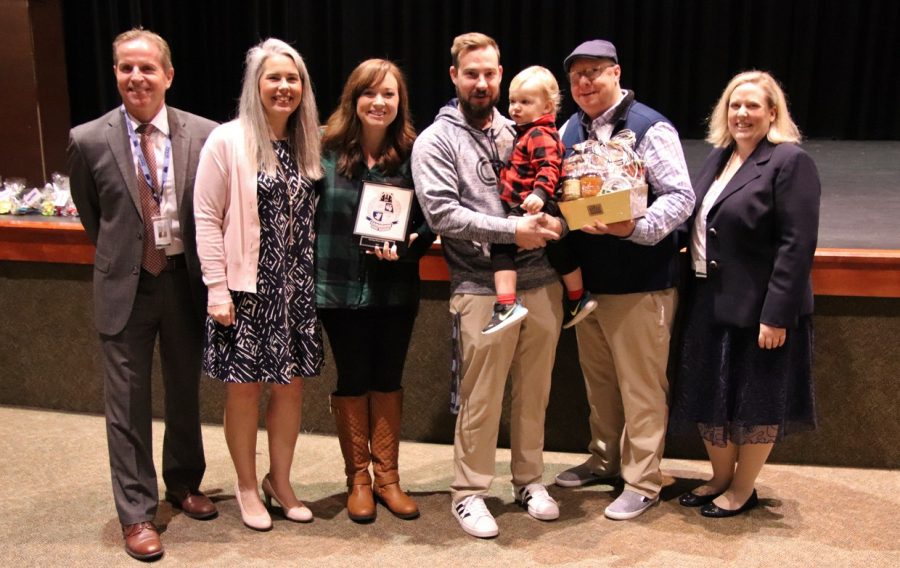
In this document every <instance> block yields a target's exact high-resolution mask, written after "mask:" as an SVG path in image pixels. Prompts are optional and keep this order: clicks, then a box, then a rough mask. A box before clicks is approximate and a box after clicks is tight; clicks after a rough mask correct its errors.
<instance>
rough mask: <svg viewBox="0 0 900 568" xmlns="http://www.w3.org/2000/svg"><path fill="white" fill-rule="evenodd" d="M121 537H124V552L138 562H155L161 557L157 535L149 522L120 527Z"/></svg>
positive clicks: (161, 552)
mask: <svg viewBox="0 0 900 568" xmlns="http://www.w3.org/2000/svg"><path fill="white" fill-rule="evenodd" d="M122 536H124V537H125V552H127V553H128V555H129V556H131V557H132V558H137V559H138V560H156V559H157V558H159V557H160V556H162V555H163V546H162V542H160V540H159V533H158V532H157V531H156V527H155V526H154V525H153V523H151V522H150V521H144V522H142V523H135V524H133V525H122Z"/></svg>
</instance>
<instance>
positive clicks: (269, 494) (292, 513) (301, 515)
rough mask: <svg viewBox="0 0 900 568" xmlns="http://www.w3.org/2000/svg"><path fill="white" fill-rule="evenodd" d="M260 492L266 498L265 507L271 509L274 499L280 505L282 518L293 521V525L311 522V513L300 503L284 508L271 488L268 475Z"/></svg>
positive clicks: (282, 502)
mask: <svg viewBox="0 0 900 568" xmlns="http://www.w3.org/2000/svg"><path fill="white" fill-rule="evenodd" d="M262 491H263V495H265V497H266V507H268V508H270V509H271V508H272V499H274V500H275V501H276V502H277V503H278V504H279V505H281V511H282V512H283V513H284V517H285V518H286V519H288V520H289V521H294V522H295V523H309V522H312V520H313V514H312V511H310V510H309V507H307V506H306V505H304V504H303V503H300V505H299V506H297V507H290V508H288V507H285V506H284V501H282V500H281V498H279V497H278V495H276V494H275V489H273V488H272V482H271V481H269V474H268V473H267V474H266V476H265V477H264V478H263V480H262Z"/></svg>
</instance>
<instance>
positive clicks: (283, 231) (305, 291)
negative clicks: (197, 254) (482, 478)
mask: <svg viewBox="0 0 900 568" xmlns="http://www.w3.org/2000/svg"><path fill="white" fill-rule="evenodd" d="M274 146H275V154H276V155H277V156H278V161H279V163H280V164H281V167H280V172H283V174H284V175H286V176H287V178H288V179H287V181H285V179H284V177H283V175H280V174H279V175H276V177H269V176H267V175H266V174H265V172H262V171H260V172H259V175H258V176H257V201H258V207H259V223H260V236H259V266H258V268H257V274H256V293H255V294H252V293H249V292H237V291H232V292H231V297H232V299H233V301H234V307H235V313H236V318H235V324H234V325H233V326H230V327H225V326H222V325H219V324H218V323H216V322H215V321H214V320H213V319H212V318H211V317H207V322H206V342H205V346H204V353H203V368H204V371H206V374H208V375H209V376H210V377H213V378H216V379H219V380H221V381H224V382H227V383H252V382H264V383H275V384H287V383H289V382H290V381H291V378H292V377H311V376H315V375H318V374H319V372H320V370H321V368H322V358H323V356H322V334H321V329H320V327H319V322H318V320H317V318H316V301H315V285H314V281H313V274H314V273H315V268H314V265H313V254H314V249H315V233H314V229H313V219H314V216H315V195H314V191H313V185H312V183H311V182H310V181H309V180H308V179H306V178H303V177H301V176H300V175H299V174H298V172H297V164H296V162H295V161H294V159H293V156H292V155H291V152H290V147H289V146H288V144H287V142H283V141H278V142H275V143H274ZM289 193H290V196H289V195H288V194H289Z"/></svg>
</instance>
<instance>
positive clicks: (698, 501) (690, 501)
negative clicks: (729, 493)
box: [678, 491, 722, 507]
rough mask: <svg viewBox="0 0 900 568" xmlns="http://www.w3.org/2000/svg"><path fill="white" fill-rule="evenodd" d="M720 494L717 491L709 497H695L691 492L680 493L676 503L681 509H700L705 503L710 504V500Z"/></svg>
mask: <svg viewBox="0 0 900 568" xmlns="http://www.w3.org/2000/svg"><path fill="white" fill-rule="evenodd" d="M721 494H722V492H721V491H719V492H718V493H711V494H709V495H697V494H696V493H694V492H693V491H688V492H687V493H682V495H681V497H679V498H678V503H679V504H680V505H681V506H682V507H702V506H703V505H706V504H707V503H712V500H713V499H715V498H716V497H718V496H719V495H721Z"/></svg>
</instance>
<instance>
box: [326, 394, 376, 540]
mask: <svg viewBox="0 0 900 568" xmlns="http://www.w3.org/2000/svg"><path fill="white" fill-rule="evenodd" d="M331 413H332V414H334V423H335V424H336V425H337V431H338V440H340V443H341V453H342V454H343V455H344V472H345V473H346V474H347V515H348V516H349V517H350V518H351V519H352V520H354V521H356V522H360V523H362V522H368V521H371V520H373V519H374V518H375V500H374V498H373V496H372V478H371V476H369V462H370V461H371V456H370V454H369V395H367V394H364V395H362V396H335V395H331Z"/></svg>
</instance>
